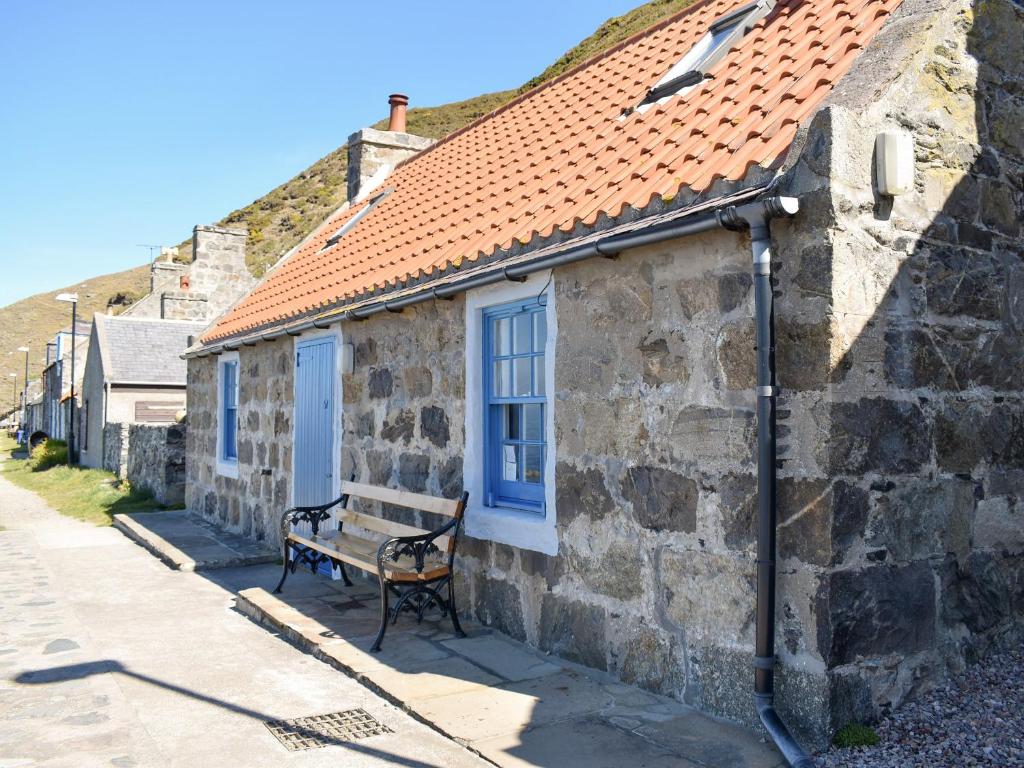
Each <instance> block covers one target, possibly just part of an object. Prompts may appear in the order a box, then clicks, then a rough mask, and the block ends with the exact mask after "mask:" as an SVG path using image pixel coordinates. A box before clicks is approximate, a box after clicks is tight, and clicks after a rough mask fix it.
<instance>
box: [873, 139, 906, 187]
mask: <svg viewBox="0 0 1024 768" xmlns="http://www.w3.org/2000/svg"><path fill="white" fill-rule="evenodd" d="M875 184H876V185H877V186H878V194H880V195H885V196H887V197H895V196H896V195H903V194H906V193H907V192H909V191H910V190H911V189H912V188H913V186H914V139H913V138H912V137H911V135H910V134H909V133H907V132H906V131H882V132H881V133H879V134H878V135H877V136H876V137H875Z"/></svg>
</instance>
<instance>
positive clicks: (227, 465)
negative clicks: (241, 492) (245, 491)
mask: <svg viewBox="0 0 1024 768" xmlns="http://www.w3.org/2000/svg"><path fill="white" fill-rule="evenodd" d="M232 362H234V363H238V353H237V352H223V353H222V354H221V355H220V357H218V358H217V474H218V475H222V476H223V477H233V478H235V479H237V478H238V459H225V458H223V457H224V364H225V363H232ZM236 376H237V378H236V379H235V383H236V385H238V386H239V389H241V381H240V379H241V378H242V365H241V363H239V365H238V368H237V371H236ZM236 406H237V407H239V408H240V407H241V403H237V404H236ZM237 448H238V430H237V429H236V430H235V449H236V451H235V452H236V453H237V452H238V451H237Z"/></svg>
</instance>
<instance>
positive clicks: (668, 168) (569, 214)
mask: <svg viewBox="0 0 1024 768" xmlns="http://www.w3.org/2000/svg"><path fill="white" fill-rule="evenodd" d="M746 2H748V0H703V1H702V2H698V3H696V4H694V5H692V6H690V7H689V8H687V9H685V10H683V11H681V12H680V13H678V14H676V15H675V16H673V17H671V18H669V19H667V20H665V21H663V22H661V23H659V24H658V25H656V26H654V27H652V28H651V29H648V30H646V31H644V32H642V33H640V34H639V35H636V36H634V37H633V38H631V39H629V40H627V41H626V42H624V43H622V44H620V45H619V46H617V47H615V48H613V49H611V50H609V51H606V52H604V53H602V54H600V55H598V56H597V57H595V58H593V59H591V60H590V61H588V62H586V63H584V64H583V65H581V66H579V67H577V68H576V69H574V70H571V71H569V72H567V73H565V74H563V75H561V76H560V77H558V78H556V79H555V80H553V81H551V82H549V83H546V84H545V85H543V86H540V87H539V88H537V89H535V90H533V91H530V92H529V93H527V94H525V95H523V96H521V97H520V98H518V99H516V100H514V101H512V102H511V103H509V104H507V105H505V106H504V107H501V108H500V109H498V110H497V111H495V112H493V113H491V114H490V115H486V116H485V117H483V118H480V119H479V120H477V121H476V122H475V123H472V124H470V125H469V126H467V127H466V128H463V129H461V130H459V131H456V132H455V133H453V134H452V135H450V136H448V137H447V138H445V139H443V140H441V141H439V142H438V143H437V144H435V145H434V146H433V147H431V148H430V149H428V150H426V151H424V152H422V153H420V154H419V155H417V156H416V157H414V158H412V159H410V160H408V161H406V162H405V163H402V164H401V165H399V166H398V167H397V168H396V169H395V170H394V171H393V172H392V173H391V175H390V176H389V177H388V179H387V181H386V182H385V183H384V186H386V187H391V188H392V189H393V192H392V193H391V194H389V195H388V196H387V197H385V198H384V199H383V200H381V201H380V202H379V203H378V205H377V206H376V207H375V208H374V209H373V210H372V211H371V212H370V213H368V214H367V215H366V216H365V217H363V219H362V220H360V221H359V223H358V224H357V225H356V226H355V227H354V228H353V229H352V230H350V231H349V232H348V233H347V234H345V235H344V236H343V237H342V238H341V239H340V240H339V241H338V243H337V244H335V245H333V246H331V247H329V248H326V249H325V246H326V244H327V241H328V239H329V238H330V237H331V236H332V235H333V234H334V233H335V232H337V231H338V229H339V228H340V227H341V226H343V225H344V224H345V223H346V222H347V221H349V220H350V219H351V218H352V217H353V216H354V215H356V214H357V213H358V212H359V211H360V210H361V209H362V208H363V205H354V206H352V207H351V208H346V209H343V210H341V211H339V212H338V213H337V214H335V215H334V216H332V217H330V218H329V219H328V220H327V221H326V222H324V223H323V224H322V225H321V226H320V228H319V229H318V230H316V231H315V232H314V234H313V235H311V236H310V237H309V238H307V240H306V241H305V242H304V243H303V244H302V245H300V246H299V248H298V249H296V251H295V252H294V253H293V254H291V256H289V258H288V259H287V260H286V261H285V262H284V263H282V264H281V265H280V266H279V267H278V268H277V269H275V270H273V271H271V272H270V273H269V274H268V276H267V278H266V279H265V280H264V281H263V282H262V283H260V284H259V285H258V286H257V287H256V288H255V289H254V290H253V291H252V292H251V293H250V294H249V295H248V296H247V297H246V298H244V299H243V300H242V301H241V302H239V304H238V305H237V306H235V307H234V309H232V310H231V311H230V312H228V313H227V314H226V315H225V316H224V317H223V318H221V319H220V321H219V322H218V323H217V324H216V325H215V326H214V327H213V328H212V329H211V330H210V331H209V332H208V333H207V334H206V335H205V337H204V338H203V341H204V342H213V341H216V340H220V339H225V338H228V337H231V336H236V335H241V334H244V333H247V332H251V331H255V330H257V329H263V328H266V327H269V326H272V325H275V324H277V323H281V322H287V321H288V320H289V319H292V318H295V317H299V316H302V315H305V314H308V313H310V312H313V311H317V310H321V309H323V308H326V307H332V306H337V305H338V304H339V303H344V302H346V301H351V300H354V299H358V298H360V297H362V296H364V295H365V294H367V293H368V292H371V291H374V290H377V289H379V288H381V287H394V286H401V285H402V284H403V283H405V282H407V281H408V280H410V279H420V278H424V277H427V278H429V277H431V276H434V275H437V274H439V272H440V271H443V270H447V269H451V268H459V267H461V266H465V265H468V264H472V263H474V262H476V261H478V260H479V259H480V257H481V256H490V255H492V254H494V253H495V252H496V251H498V250H500V249H504V248H508V247H511V246H512V245H513V244H515V243H522V244H524V245H526V244H529V243H530V242H531V241H532V240H534V238H535V237H537V236H540V237H546V236H549V235H551V234H553V233H554V232H556V231H558V230H561V231H563V232H570V231H572V230H573V229H574V228H575V227H576V226H577V225H578V224H580V223H582V224H583V225H585V226H590V225H592V224H594V223H595V222H596V221H597V220H598V219H599V218H600V217H601V216H609V217H612V218H614V217H616V216H618V215H620V214H621V213H622V211H623V209H625V208H627V207H632V208H638V209H639V208H644V207H645V206H647V205H648V204H649V203H650V201H651V199H652V198H653V197H654V196H655V195H664V196H670V197H674V196H675V195H676V194H677V193H678V192H679V191H680V190H682V189H689V190H691V191H693V192H695V193H700V192H704V191H706V190H707V189H708V187H710V186H711V185H712V184H713V183H715V182H716V181H717V180H719V179H727V180H729V181H733V182H738V181H742V180H743V179H744V178H746V177H747V175H748V174H749V173H750V172H751V171H752V170H757V169H766V170H772V169H775V168H778V167H779V166H780V165H781V163H782V162H783V159H784V158H785V155H786V153H787V151H788V150H789V147H790V145H791V144H792V141H793V138H794V136H795V135H796V132H797V129H798V128H799V125H800V123H801V121H803V120H805V119H806V118H807V117H808V116H809V115H810V114H811V113H812V112H813V111H814V109H815V108H816V107H817V106H818V105H820V104H821V102H822V100H823V99H824V98H825V97H826V96H827V95H828V93H829V92H830V91H831V90H832V88H833V87H834V86H835V85H836V83H837V82H838V81H839V79H840V78H841V77H842V76H843V75H844V74H845V73H846V72H847V71H848V70H849V68H850V66H852V64H853V61H854V60H855V59H856V57H857V56H858V55H859V54H860V52H861V51H863V50H864V47H865V46H866V45H867V44H868V42H870V40H871V38H872V37H873V36H874V35H875V33H877V32H878V30H879V29H880V28H881V27H882V25H883V24H884V23H885V22H886V20H887V19H888V17H889V15H890V14H891V13H892V12H893V11H894V10H895V9H896V8H897V7H898V6H899V4H900V2H901V0H779V2H778V4H777V5H776V7H775V9H774V10H773V11H772V12H771V13H770V14H769V15H768V16H767V17H765V18H764V19H762V20H761V21H760V22H759V23H758V24H757V25H756V26H755V28H754V29H753V30H751V31H750V33H749V34H747V36H746V37H745V38H743V40H742V41H741V42H740V43H739V44H738V45H737V47H736V48H734V49H733V50H732V51H730V52H729V53H728V54H727V55H726V56H725V57H724V58H723V59H721V60H720V61H719V62H718V63H717V64H716V65H715V66H714V67H712V68H711V69H710V70H709V71H708V79H707V80H705V81H704V82H702V83H699V84H698V85H696V86H695V87H693V88H691V89H689V90H688V91H686V92H684V93H681V94H677V95H675V96H672V97H670V98H669V99H668V100H666V101H665V102H664V103H661V104H654V105H652V106H651V107H650V108H649V109H647V110H646V111H644V112H637V111H634V112H632V113H630V112H629V110H631V109H632V108H635V107H636V106H637V105H638V104H639V103H640V101H641V100H642V99H643V98H644V95H645V94H646V92H647V90H648V89H649V88H650V87H651V86H652V85H654V84H655V83H656V82H657V81H658V80H659V79H660V78H661V77H662V76H663V75H664V74H665V72H666V71H668V69H669V68H670V67H671V66H672V65H674V64H675V63H676V62H677V61H679V60H680V59H681V58H682V57H683V56H684V55H685V54H686V53H687V51H689V50H690V49H691V48H692V47H693V46H694V44H696V43H697V41H698V40H700V38H701V37H702V36H703V35H704V34H705V33H706V32H707V30H708V27H709V26H710V25H711V24H712V23H713V22H714V21H715V20H716V19H718V18H721V17H722V16H724V15H725V14H727V13H730V12H731V11H734V10H736V9H737V8H739V7H741V6H742V5H744V4H745V3H746Z"/></svg>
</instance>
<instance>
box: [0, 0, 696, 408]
mask: <svg viewBox="0 0 1024 768" xmlns="http://www.w3.org/2000/svg"><path fill="white" fill-rule="evenodd" d="M693 1H694V0H653V1H652V2H649V3H646V4H645V5H641V6H640V7H638V8H635V9H633V10H632V11H630V12H629V13H626V14H624V15H622V16H618V17H616V18H613V19H609V20H608V21H606V22H605V23H604V24H602V25H601V26H600V27H598V29H597V30H596V31H595V32H594V33H593V34H592V35H590V36H589V37H587V38H586V39H585V40H583V41H582V42H581V43H579V45H576V46H575V47H573V48H572V49H571V50H569V51H568V52H567V53H565V54H564V55H563V56H562V57H561V58H559V59H558V60H557V61H556V62H555V63H554V64H552V65H551V66H550V67H548V68H547V69H546V70H544V72H542V73H541V74H540V75H538V76H537V77H535V78H533V79H532V80H530V81H529V82H528V83H525V84H524V85H523V86H521V87H520V88H517V89H514V90H510V91H499V92H497V93H486V94H483V95H481V96H474V97H473V98H471V99H466V100H465V101H457V102H453V103H451V104H443V105H441V106H438V107H419V108H414V109H410V110H409V114H408V119H407V124H406V126H407V127H406V129H407V130H408V131H409V132H410V133H415V134H418V135H420V136H429V137H431V138H435V139H439V138H441V137H443V136H447V135H448V134H449V133H452V132H453V131H456V130H458V129H459V128H462V127H463V126H466V125H468V124H469V123H471V122H473V121H474V120H476V119H477V118H479V117H482V116H483V115H486V114H488V113H489V112H493V111H494V110H495V109H498V108H499V107H501V106H502V105H504V104H507V103H508V102H509V101H511V100H512V99H514V98H515V97H516V96H519V95H520V94H522V93H525V92H526V91H528V90H529V89H531V88H533V87H535V86H537V85H541V84H542V83H545V82H547V81H548V80H551V79H553V78H555V77H558V76H559V75H561V74H562V73H564V72H566V71H568V70H569V69H571V68H573V67H575V66H576V65H578V64H581V63H582V62H584V61H586V60H587V59H589V58H590V57H592V56H595V55H597V54H599V53H601V52H602V51H605V50H607V49H608V48H610V47H612V46H613V45H615V44H617V43H619V42H621V41H623V40H625V39H626V38H627V37H629V36H630V35H632V34H634V33H636V32H639V31H640V30H642V29H644V28H646V27H648V26H650V25H651V24H654V23H656V22H657V21H659V20H660V19H663V18H665V17H666V16H668V15H670V14H672V13H675V12H676V11H678V10H680V9H681V8H684V7H685V6H687V5H690V4H691V3H692V2H693ZM359 127H360V126H352V130H353V131H355V130H357V129H358V128H359ZM373 127H375V128H381V129H383V128H386V127H387V121H386V120H383V121H381V122H379V123H376V124H375V125H374V126H373ZM347 168H348V158H347V153H346V147H345V146H341V147H339V148H338V149H336V150H334V151H333V152H331V153H330V154H329V155H327V156H326V157H323V158H321V159H320V160H317V161H316V162H315V163H313V165H311V166H309V168H307V169H306V170H304V171H302V172H301V173H299V174H298V175H297V176H295V178H293V179H290V180H289V181H286V182H285V183H284V184H282V185H281V186H279V187H277V188H275V189H273V190H271V191H270V192H269V193H268V194H266V195H264V196H263V197H261V198H259V199H258V200H256V201H254V202H252V203H250V204H249V205H247V206H245V207H244V208H239V209H238V210H236V211H232V212H231V213H230V214H228V215H227V216H225V217H224V218H223V219H221V220H220V221H219V222H218V223H219V224H221V225H222V226H247V227H248V228H249V247H248V250H247V260H248V262H249V267H250V269H251V271H252V272H253V274H254V275H257V276H260V275H262V274H263V273H264V272H265V271H266V270H267V269H268V268H269V267H270V266H271V265H273V264H274V262H275V261H277V259H278V258H280V256H281V255H282V254H283V253H285V252H286V251H288V249H290V248H292V247H293V246H294V245H295V244H296V243H298V242H299V241H300V240H301V239H302V238H303V237H305V236H306V235H307V234H309V232H310V231H311V230H312V229H313V228H314V227H316V226H317V225H318V224H319V223H320V222H322V221H323V220H324V219H325V218H326V217H327V216H328V215H329V214H330V213H332V212H333V211H334V210H336V209H337V208H338V207H339V206H341V204H342V203H344V202H345V196H346V186H347V183H346V172H347ZM179 254H180V256H179V259H181V260H189V259H191V255H192V243H191V240H185V241H184V242H182V243H181V245H180V246H179ZM148 275H149V271H148V268H146V267H139V268H137V269H132V270H128V271H125V272H118V273H115V274H112V275H104V276H101V277H97V278H93V279H91V280H88V281H86V282H85V283H82V284H81V285H79V286H71V287H69V288H66V289H60V290H78V292H79V293H80V294H83V295H88V296H89V298H88V300H86V299H83V301H82V305H81V308H82V310H83V315H84V316H85V317H86V319H88V318H91V317H92V312H93V311H96V310H99V311H102V310H103V309H104V308H105V307H106V304H107V300H108V298H110V297H111V296H114V295H116V294H118V293H121V294H124V295H126V296H128V297H138V296H141V295H143V294H144V293H145V291H146V288H147V286H148ZM59 292H60V291H52V292H50V293H46V294H39V295H38V296H32V297H30V298H27V299H23V300H22V301H19V302H16V303H14V304H11V305H9V306H7V307H2V308H0V368H2V369H3V370H2V379H3V381H0V413H3V412H4V411H5V410H6V408H7V407H8V406H9V403H10V399H11V394H10V389H7V390H4V389H3V387H4V382H5V381H6V382H7V384H6V386H7V387H10V383H9V381H10V380H9V377H8V376H7V374H8V373H11V372H17V373H18V377H19V379H18V380H19V382H20V381H21V377H22V375H23V374H22V372H21V371H22V369H21V368H19V367H18V364H17V363H16V362H15V360H16V358H19V356H18V354H17V353H13V354H8V352H11V351H13V350H14V349H16V348H17V347H19V346H21V345H23V344H25V343H26V342H27V343H28V344H29V346H31V347H32V348H33V349H36V348H39V349H42V350H44V351H45V342H46V340H47V339H51V338H52V337H53V336H54V334H56V332H57V331H58V330H60V328H61V327H63V326H65V325H67V324H68V318H67V317H66V315H67V307H66V305H62V304H58V303H57V302H56V301H53V298H52V297H53V296H54V295H56V294H57V293H59ZM41 356H42V353H40V355H36V354H35V353H33V354H32V359H33V366H34V367H33V369H32V371H33V376H34V375H36V374H38V370H39V368H40V367H41V366H39V364H38V358H39V357H41ZM20 359H21V363H20V364H21V365H23V364H24V359H23V358H20ZM19 387H20V383H19Z"/></svg>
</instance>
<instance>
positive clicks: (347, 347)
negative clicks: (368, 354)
mask: <svg viewBox="0 0 1024 768" xmlns="http://www.w3.org/2000/svg"><path fill="white" fill-rule="evenodd" d="M355 369H356V350H355V347H354V346H353V345H352V344H351V343H347V344H342V345H341V372H342V374H343V375H345V376H350V375H351V374H352V373H353V372H355Z"/></svg>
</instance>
